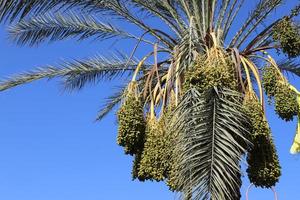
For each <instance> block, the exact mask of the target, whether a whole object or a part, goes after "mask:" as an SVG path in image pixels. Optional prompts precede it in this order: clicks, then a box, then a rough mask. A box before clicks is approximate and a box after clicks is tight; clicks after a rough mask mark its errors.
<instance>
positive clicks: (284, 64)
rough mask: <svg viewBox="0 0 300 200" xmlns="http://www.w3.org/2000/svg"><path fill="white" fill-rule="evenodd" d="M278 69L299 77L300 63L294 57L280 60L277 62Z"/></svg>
mask: <svg viewBox="0 0 300 200" xmlns="http://www.w3.org/2000/svg"><path fill="white" fill-rule="evenodd" d="M277 64H278V67H279V69H280V70H282V71H283V72H288V73H291V74H293V75H296V76H299V77H300V63H299V62H297V61H296V60H294V59H286V60H281V61H280V62H278V63H277Z"/></svg>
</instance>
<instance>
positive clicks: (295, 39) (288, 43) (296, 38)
mask: <svg viewBox="0 0 300 200" xmlns="http://www.w3.org/2000/svg"><path fill="white" fill-rule="evenodd" d="M273 38H274V40H275V41H278V42H279V43H280V45H281V49H282V51H283V52H284V53H286V54H287V55H288V56H289V57H290V58H295V57H297V56H299V55H300V34H299V27H298V26H297V25H296V24H295V23H294V22H293V21H291V19H289V18H285V19H283V20H281V22H279V23H278V24H277V25H276V26H275V27H274V30H273Z"/></svg>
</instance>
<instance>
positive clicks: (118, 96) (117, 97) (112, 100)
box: [96, 86, 127, 121]
mask: <svg viewBox="0 0 300 200" xmlns="http://www.w3.org/2000/svg"><path fill="white" fill-rule="evenodd" d="M126 88H127V87H126V86H123V87H120V88H119V90H118V91H117V92H116V93H115V94H113V95H112V96H110V97H108V98H107V99H106V102H105V104H104V105H103V106H102V108H101V110H100V111H99V112H98V115H97V118H96V121H101V120H102V119H103V118H104V117H105V116H106V115H107V114H108V113H109V112H110V111H111V110H112V109H113V108H114V107H115V106H116V105H118V104H119V103H120V102H121V101H122V99H123V96H124V92H125V91H126Z"/></svg>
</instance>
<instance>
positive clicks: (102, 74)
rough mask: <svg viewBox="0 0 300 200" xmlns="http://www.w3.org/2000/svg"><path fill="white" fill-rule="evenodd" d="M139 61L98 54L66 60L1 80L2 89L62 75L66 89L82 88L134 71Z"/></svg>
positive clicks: (0, 87) (0, 89)
mask: <svg viewBox="0 0 300 200" xmlns="http://www.w3.org/2000/svg"><path fill="white" fill-rule="evenodd" d="M136 64H137V63H135V61H131V62H130V63H127V62H126V61H122V60H120V59H116V57H114V58H112V59H108V58H105V57H103V56H97V57H95V58H92V59H89V60H84V61H80V60H74V61H72V62H64V63H62V64H61V67H54V66H48V67H44V68H37V69H36V70H33V71H29V72H26V73H22V74H20V75H17V76H14V77H12V78H9V79H6V80H0V91H4V90H7V89H10V88H12V87H16V86H18V85H23V84H26V83H30V82H33V81H36V80H40V79H44V78H47V79H52V78H55V77H61V78H64V80H65V87H66V89H81V88H82V87H83V86H84V85H85V84H86V83H94V82H96V81H99V80H105V79H109V80H111V79H112V78H114V77H118V76H120V75H122V74H124V72H127V71H129V72H134V70H135V69H134V67H135V65H136Z"/></svg>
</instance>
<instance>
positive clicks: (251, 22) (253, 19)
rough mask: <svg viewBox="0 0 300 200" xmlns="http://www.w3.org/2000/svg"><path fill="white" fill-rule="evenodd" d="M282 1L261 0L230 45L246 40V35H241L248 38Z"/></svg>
mask: <svg viewBox="0 0 300 200" xmlns="http://www.w3.org/2000/svg"><path fill="white" fill-rule="evenodd" d="M282 3H283V1H282V0H275V1H274V0H259V2H258V3H257V5H256V6H255V7H254V9H253V10H252V11H251V12H250V14H249V17H248V18H247V19H246V21H245V23H244V25H243V26H241V28H240V29H239V30H238V31H237V32H236V34H235V36H234V37H233V39H232V40H231V42H230V45H229V46H231V47H232V46H235V45H237V42H238V41H241V40H245V37H244V38H242V39H241V37H242V36H246V38H247V37H248V35H249V34H250V33H251V32H252V31H253V30H254V29H255V28H256V27H257V26H258V25H259V24H260V23H261V22H262V20H264V19H265V18H266V17H267V16H269V14H270V13H271V12H273V11H274V10H275V8H277V7H278V6H279V5H280V4H282Z"/></svg>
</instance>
